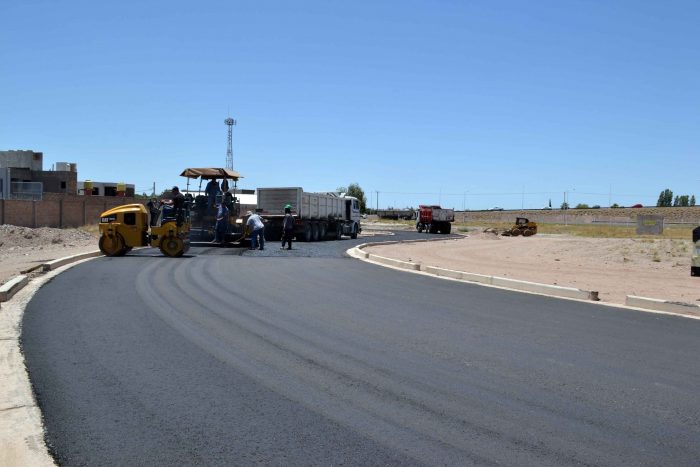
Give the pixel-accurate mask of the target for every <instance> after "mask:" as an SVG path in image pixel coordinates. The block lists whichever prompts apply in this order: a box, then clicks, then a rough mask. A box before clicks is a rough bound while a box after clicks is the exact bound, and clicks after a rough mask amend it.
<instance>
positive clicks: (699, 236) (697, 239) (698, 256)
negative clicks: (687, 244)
mask: <svg viewBox="0 0 700 467" xmlns="http://www.w3.org/2000/svg"><path fill="white" fill-rule="evenodd" d="M690 275H691V276H696V277H698V276H700V227H695V228H694V229H693V255H692V257H691V259H690Z"/></svg>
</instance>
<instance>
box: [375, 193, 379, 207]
mask: <svg viewBox="0 0 700 467" xmlns="http://www.w3.org/2000/svg"><path fill="white" fill-rule="evenodd" d="M375 193H377V212H379V190H377V191H375Z"/></svg>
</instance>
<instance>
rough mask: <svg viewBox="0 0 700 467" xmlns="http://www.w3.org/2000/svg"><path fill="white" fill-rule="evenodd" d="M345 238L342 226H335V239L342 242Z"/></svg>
mask: <svg viewBox="0 0 700 467" xmlns="http://www.w3.org/2000/svg"><path fill="white" fill-rule="evenodd" d="M342 238H343V228H342V227H341V226H340V224H335V239H336V240H341V239H342Z"/></svg>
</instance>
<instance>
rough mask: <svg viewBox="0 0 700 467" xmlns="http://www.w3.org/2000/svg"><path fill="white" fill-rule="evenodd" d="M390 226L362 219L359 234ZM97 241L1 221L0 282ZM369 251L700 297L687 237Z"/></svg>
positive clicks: (518, 275)
mask: <svg viewBox="0 0 700 467" xmlns="http://www.w3.org/2000/svg"><path fill="white" fill-rule="evenodd" d="M396 227H397V226H386V225H380V224H377V225H367V226H366V229H365V230H364V231H363V232H362V236H363V237H373V236H376V235H378V234H385V233H387V232H386V229H387V228H396ZM430 237H433V236H430ZM426 238H427V236H426ZM368 241H372V239H371V238H368ZM96 249H97V237H95V236H94V235H92V234H90V233H87V232H85V231H82V230H79V229H53V228H48V227H42V228H38V229H31V228H27V227H16V226H12V225H6V224H5V225H0V284H2V283H4V282H6V281H8V280H9V279H10V278H12V277H14V276H15V275H17V274H20V273H21V272H22V271H26V270H28V269H31V268H33V267H35V266H38V265H40V264H41V263H44V262H46V261H49V260H52V259H56V258H61V257H64V256H69V255H72V254H78V253H86V252H89V251H95V250H96ZM370 251H372V252H373V253H375V254H378V255H382V256H387V257H390V258H396V259H401V260H404V261H412V262H415V263H422V264H425V265H428V266H438V267H442V268H448V269H456V270H459V271H466V272H475V273H479V274H488V275H494V276H501V277H508V278H513V279H522V280H528V281H533V282H541V283H545V284H554V285H562V286H568V287H578V288H581V289H585V290H596V291H598V292H599V296H600V298H601V300H602V301H605V302H611V303H624V301H625V296H626V295H640V296H643V297H651V298H659V299H665V300H673V301H680V302H686V303H698V302H700V278H697V277H690V255H691V251H692V243H691V242H690V241H689V240H669V239H658V240H656V239H618V238H584V237H572V236H564V235H541V234H538V235H536V236H534V237H529V238H523V237H498V236H495V235H493V234H485V233H473V234H470V235H469V236H467V237H464V238H461V239H457V240H441V241H434V242H419V243H404V244H395V245H382V246H375V247H371V248H370Z"/></svg>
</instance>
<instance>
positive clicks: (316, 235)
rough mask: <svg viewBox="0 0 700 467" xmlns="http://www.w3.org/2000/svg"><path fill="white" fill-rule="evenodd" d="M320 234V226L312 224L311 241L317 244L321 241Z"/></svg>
mask: <svg viewBox="0 0 700 467" xmlns="http://www.w3.org/2000/svg"><path fill="white" fill-rule="evenodd" d="M319 234H320V232H319V229H318V224H317V223H316V222H314V223H313V224H311V241H312V242H317V241H318V240H319Z"/></svg>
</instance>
